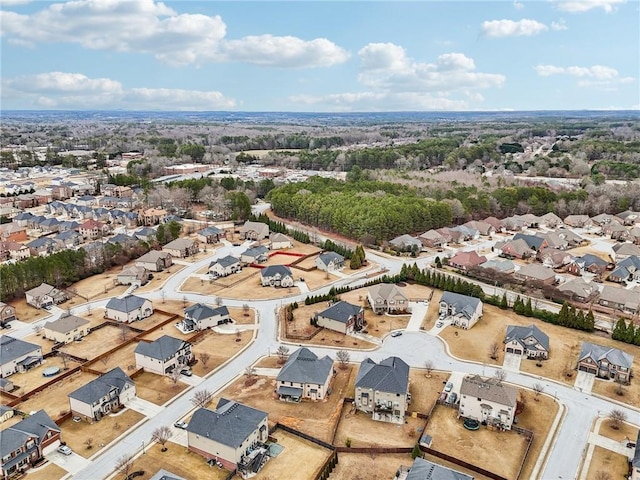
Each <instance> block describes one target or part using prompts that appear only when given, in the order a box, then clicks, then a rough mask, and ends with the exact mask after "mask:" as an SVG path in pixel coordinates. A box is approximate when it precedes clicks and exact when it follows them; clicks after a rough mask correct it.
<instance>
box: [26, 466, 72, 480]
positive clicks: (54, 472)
mask: <svg viewBox="0 0 640 480" xmlns="http://www.w3.org/2000/svg"><path fill="white" fill-rule="evenodd" d="M66 474H67V471H66V470H65V469H63V468H60V467H59V466H57V465H56V464H54V463H49V464H48V465H47V466H46V467H42V468H39V469H37V470H35V471H34V470H33V469H31V470H29V472H28V473H27V476H26V478H27V479H28V480H58V479H59V478H62V477H64V476H65V475H66Z"/></svg>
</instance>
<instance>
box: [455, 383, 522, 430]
mask: <svg viewBox="0 0 640 480" xmlns="http://www.w3.org/2000/svg"><path fill="white" fill-rule="evenodd" d="M517 401H518V389H516V388H514V387H511V386H509V385H507V384H505V383H504V382H502V381H501V380H499V379H497V378H483V377H481V376H480V375H467V376H465V377H464V378H463V379H462V385H461V386H460V407H459V408H458V415H459V416H461V417H465V418H472V419H474V420H477V421H478V422H486V423H487V424H489V425H494V426H496V427H498V428H501V429H504V430H511V425H512V424H513V419H514V418H515V415H516V406H517Z"/></svg>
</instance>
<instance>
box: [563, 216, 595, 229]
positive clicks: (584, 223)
mask: <svg viewBox="0 0 640 480" xmlns="http://www.w3.org/2000/svg"><path fill="white" fill-rule="evenodd" d="M563 222H564V224H565V225H566V226H568V227H574V228H587V229H588V228H589V227H592V226H593V222H592V221H591V219H590V218H589V216H588V215H569V216H568V217H566V218H565V219H564V220H563Z"/></svg>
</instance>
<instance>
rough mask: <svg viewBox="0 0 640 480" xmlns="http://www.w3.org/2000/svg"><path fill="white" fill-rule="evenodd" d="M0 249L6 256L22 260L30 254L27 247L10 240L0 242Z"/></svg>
mask: <svg viewBox="0 0 640 480" xmlns="http://www.w3.org/2000/svg"><path fill="white" fill-rule="evenodd" d="M0 251H3V252H6V257H7V258H12V259H13V260H24V259H25V258H29V257H30V256H31V250H30V249H29V247H27V246H26V245H23V244H22V243H18V242H14V241H12V240H9V241H7V242H0Z"/></svg>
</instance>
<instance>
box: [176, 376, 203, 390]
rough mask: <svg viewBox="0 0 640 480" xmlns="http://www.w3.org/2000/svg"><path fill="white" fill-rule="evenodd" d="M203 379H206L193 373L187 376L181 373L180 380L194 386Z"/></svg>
mask: <svg viewBox="0 0 640 480" xmlns="http://www.w3.org/2000/svg"><path fill="white" fill-rule="evenodd" d="M203 380H204V379H203V378H202V377H199V376H198V375H191V376H190V377H187V376H186V375H184V374H181V375H180V381H181V382H182V383H186V384H187V385H190V386H192V387H195V386H197V385H200V384H201V383H202V381H203Z"/></svg>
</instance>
